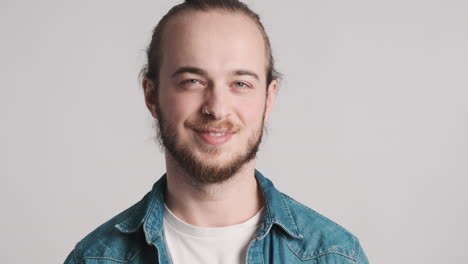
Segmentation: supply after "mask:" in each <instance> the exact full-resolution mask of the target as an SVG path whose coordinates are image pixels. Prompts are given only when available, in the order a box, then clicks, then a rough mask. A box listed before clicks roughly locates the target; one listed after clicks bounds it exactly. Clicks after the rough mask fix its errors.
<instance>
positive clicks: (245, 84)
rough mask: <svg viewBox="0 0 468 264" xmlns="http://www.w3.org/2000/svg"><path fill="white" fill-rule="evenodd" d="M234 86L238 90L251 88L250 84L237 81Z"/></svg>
mask: <svg viewBox="0 0 468 264" xmlns="http://www.w3.org/2000/svg"><path fill="white" fill-rule="evenodd" d="M234 86H235V87H236V88H251V86H250V84H248V83H246V82H242V81H236V82H234Z"/></svg>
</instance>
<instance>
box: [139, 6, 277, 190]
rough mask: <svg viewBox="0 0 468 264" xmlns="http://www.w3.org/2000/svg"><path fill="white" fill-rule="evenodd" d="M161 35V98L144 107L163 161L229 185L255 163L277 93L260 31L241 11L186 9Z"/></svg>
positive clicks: (205, 179)
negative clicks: (151, 118) (268, 75)
mask: <svg viewBox="0 0 468 264" xmlns="http://www.w3.org/2000/svg"><path fill="white" fill-rule="evenodd" d="M163 36H164V38H163V43H162V54H163V56H162V62H161V68H160V73H159V84H158V88H157V99H156V103H155V104H151V102H150V101H151V100H149V99H147V105H148V107H149V109H150V111H151V113H152V114H153V116H154V117H155V118H156V119H158V127H159V132H158V133H159V137H160V138H161V141H162V144H163V145H164V147H165V149H166V156H167V155H170V156H171V157H169V158H172V159H173V160H175V161H176V162H177V163H178V165H179V166H180V167H182V168H183V169H185V171H186V172H187V174H189V175H190V176H192V177H193V178H194V179H196V180H197V181H199V182H202V183H216V182H222V181H225V180H226V179H228V178H230V177H231V176H232V175H234V174H235V173H236V172H237V171H238V170H239V169H240V168H241V167H242V166H243V165H244V164H245V163H247V162H249V161H251V160H252V159H254V158H255V154H256V152H257V150H258V145H259V144H260V141H261V137H262V130H263V125H264V122H265V120H267V119H268V117H269V115H270V112H271V107H272V104H273V102H274V98H275V95H276V87H277V84H276V81H273V82H271V83H270V84H269V86H268V89H267V84H266V66H267V59H266V51H265V43H264V40H263V37H262V34H261V32H260V29H259V28H258V26H257V25H256V24H255V22H253V21H252V20H251V19H250V18H249V17H247V16H245V15H243V14H241V13H228V12H226V11H219V10H211V11H189V12H184V13H182V14H181V15H178V16H176V17H174V18H173V19H171V21H169V22H168V24H167V25H166V27H165V29H164V33H163ZM145 91H146V89H145ZM145 94H146V92H145Z"/></svg>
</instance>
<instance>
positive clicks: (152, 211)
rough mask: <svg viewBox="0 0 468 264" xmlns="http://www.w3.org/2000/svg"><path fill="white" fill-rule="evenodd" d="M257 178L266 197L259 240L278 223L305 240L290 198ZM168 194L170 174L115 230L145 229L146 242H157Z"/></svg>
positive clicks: (288, 231)
mask: <svg viewBox="0 0 468 264" xmlns="http://www.w3.org/2000/svg"><path fill="white" fill-rule="evenodd" d="M255 177H256V179H257V182H258V183H259V185H260V188H261V190H262V192H263V197H264V198H265V213H264V219H263V225H262V227H261V228H260V230H259V232H258V233H257V238H258V239H262V238H264V237H265V236H266V235H267V234H268V232H269V231H270V230H271V228H272V226H273V225H274V224H275V225H277V226H279V227H280V228H282V229H283V230H284V231H285V232H286V233H288V234H289V235H291V236H292V237H295V238H302V235H301V234H300V233H299V230H298V228H297V225H296V222H295V221H294V218H293V217H292V214H291V211H290V208H289V204H288V202H287V200H286V199H287V198H286V197H285V196H284V195H283V194H282V193H280V192H279V191H278V190H277V189H276V188H275V187H274V185H273V183H272V182H271V181H270V180H268V179H267V178H266V177H264V176H263V175H262V174H261V173H260V172H259V171H257V170H255ZM165 192H166V174H164V175H163V176H162V177H161V178H160V179H159V180H158V181H157V182H156V183H155V184H154V185H153V189H152V190H151V191H150V192H149V193H147V194H146V195H145V197H144V198H143V199H142V200H141V201H140V202H138V203H137V204H135V205H134V206H132V207H130V208H129V209H127V211H126V212H124V213H123V214H122V217H123V219H122V220H121V221H120V222H119V223H117V224H116V225H115V227H116V228H117V229H118V230H119V231H120V232H122V233H134V232H136V231H137V230H139V228H140V227H142V226H143V231H144V233H145V238H146V242H147V243H148V244H151V243H153V241H154V240H156V238H158V237H159V236H160V235H161V231H162V226H163V213H164V197H165Z"/></svg>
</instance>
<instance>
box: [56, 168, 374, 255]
mask: <svg viewBox="0 0 468 264" xmlns="http://www.w3.org/2000/svg"><path fill="white" fill-rule="evenodd" d="M255 177H256V179H257V182H258V183H259V185H260V187H261V190H262V192H263V197H264V198H265V213H264V217H263V220H262V222H263V223H262V225H261V227H260V228H259V230H258V231H257V234H256V236H255V237H254V238H253V240H252V241H251V242H250V244H249V245H248V249H247V253H246V258H245V262H246V263H250V264H265V263H288V264H295V263H303V264H305V263H308V264H312V263H314V264H332V263H333V264H345V263H346V264H351V263H359V264H367V263H368V260H367V258H366V255H365V254H364V252H363V250H362V248H361V246H360V244H359V240H358V239H357V238H356V237H355V236H353V235H352V234H351V233H349V232H348V231H347V230H345V229H344V228H343V227H341V226H339V225H337V224H336V223H334V222H332V221H331V220H329V219H327V218H325V217H324V216H322V215H320V214H318V213H317V212H315V211H313V210H312V209H310V208H308V207H306V206H304V205H302V204H300V203H299V202H297V201H295V200H294V199H292V198H291V197H289V196H287V195H285V194H283V193H281V192H279V191H278V190H277V189H276V188H275V187H274V186H273V183H272V182H271V181H270V180H268V179H267V178H265V177H264V176H263V175H262V174H261V173H260V172H258V171H255ZM165 189H166V175H163V176H162V177H161V178H160V179H159V180H158V181H157V182H156V183H155V184H154V186H153V189H152V190H151V191H150V192H149V193H147V194H146V195H145V196H144V198H143V199H142V200H141V201H139V202H138V203H136V204H135V205H133V206H131V207H130V208H128V209H127V210H125V211H123V212H122V213H120V214H118V215H117V216H115V217H114V218H112V219H110V220H109V221H107V222H106V223H104V224H102V225H101V226H99V227H98V228H97V229H95V230H94V231H93V232H91V233H90V234H89V235H87V236H86V237H85V238H84V239H83V240H81V241H80V242H78V243H77V244H76V246H75V248H74V249H73V251H72V252H71V253H70V254H69V255H68V257H67V259H66V260H65V264H97V263H107V264H114V263H115V264H117V263H132V264H143V263H144V264H149V263H160V264H166V263H171V260H170V256H169V252H168V249H167V248H166V244H165V240H164V232H163V212H164V197H165V195H164V194H165Z"/></svg>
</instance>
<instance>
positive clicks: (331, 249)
mask: <svg viewBox="0 0 468 264" xmlns="http://www.w3.org/2000/svg"><path fill="white" fill-rule="evenodd" d="M281 195H282V196H283V199H284V201H285V202H286V204H287V205H288V207H289V209H290V213H291V217H292V218H293V220H294V222H295V224H296V225H297V229H298V231H299V233H300V234H301V235H302V239H291V238H285V239H286V240H287V241H286V242H287V243H288V247H289V249H290V250H291V251H293V252H294V254H295V255H297V256H298V257H300V258H301V259H303V260H305V259H317V258H341V259H343V258H344V259H343V260H345V259H346V260H347V261H348V262H349V263H368V262H367V258H366V256H365V254H364V252H363V250H362V248H361V245H360V243H359V239H358V238H357V237H356V236H354V235H353V234H351V233H350V232H349V231H348V230H346V229H345V228H343V227H342V226H340V225H338V224H337V223H335V222H333V221H332V220H330V219H328V218H327V217H325V216H323V215H321V214H319V213H318V212H316V211H314V210H312V209H311V208H309V207H307V206H305V205H303V204H302V203H300V202H298V201H296V200H295V199H293V198H291V197H290V196H288V195H286V194H283V193H281ZM348 262H345V263H348ZM340 263H342V262H340Z"/></svg>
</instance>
